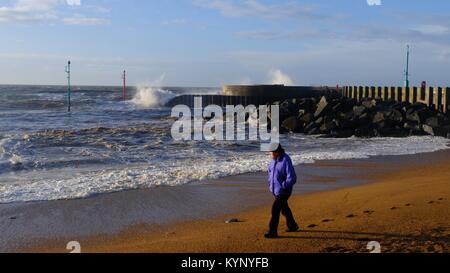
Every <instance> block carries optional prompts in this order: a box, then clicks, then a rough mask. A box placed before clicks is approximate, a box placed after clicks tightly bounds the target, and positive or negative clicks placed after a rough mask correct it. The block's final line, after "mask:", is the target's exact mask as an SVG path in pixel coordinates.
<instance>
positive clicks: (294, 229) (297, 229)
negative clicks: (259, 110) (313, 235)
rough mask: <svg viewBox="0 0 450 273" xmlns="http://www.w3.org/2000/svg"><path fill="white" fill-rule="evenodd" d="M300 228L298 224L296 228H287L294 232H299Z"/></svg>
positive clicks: (288, 230) (288, 231)
mask: <svg viewBox="0 0 450 273" xmlns="http://www.w3.org/2000/svg"><path fill="white" fill-rule="evenodd" d="M299 230H300V227H299V226H297V227H295V228H289V229H287V230H286V232H287V233H293V232H298V231H299Z"/></svg>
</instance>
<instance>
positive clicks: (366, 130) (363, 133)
mask: <svg viewBox="0 0 450 273" xmlns="http://www.w3.org/2000/svg"><path fill="white" fill-rule="evenodd" d="M355 136H357V137H366V138H367V137H375V136H378V134H377V131H376V130H375V129H374V128H373V127H372V126H365V127H360V128H357V129H356V130H355Z"/></svg>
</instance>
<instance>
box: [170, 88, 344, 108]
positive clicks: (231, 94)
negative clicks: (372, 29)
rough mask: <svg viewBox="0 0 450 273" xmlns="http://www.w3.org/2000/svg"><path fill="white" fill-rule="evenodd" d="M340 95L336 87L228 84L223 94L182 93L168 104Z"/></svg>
mask: <svg viewBox="0 0 450 273" xmlns="http://www.w3.org/2000/svg"><path fill="white" fill-rule="evenodd" d="M324 95H328V96H332V95H334V96H338V95H340V94H339V93H338V92H337V89H336V88H330V87H313V86H284V85H226V86H224V87H223V91H222V94H219V95H201V94H198V95H196V94H190V95H181V96H178V97H175V98H173V99H172V100H170V101H169V102H168V103H167V104H166V105H167V106H168V107H173V106H176V105H179V104H182V105H187V106H189V107H191V108H192V107H194V98H195V97H202V101H203V106H204V107H205V106H207V105H211V104H214V105H219V106H222V107H225V106H227V105H244V106H247V105H255V106H259V105H265V104H270V103H273V102H276V101H280V100H285V99H290V98H320V97H321V96H324Z"/></svg>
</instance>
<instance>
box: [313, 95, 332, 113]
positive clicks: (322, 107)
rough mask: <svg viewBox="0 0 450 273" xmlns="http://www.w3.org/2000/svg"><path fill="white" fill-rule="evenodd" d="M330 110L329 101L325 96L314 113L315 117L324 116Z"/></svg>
mask: <svg viewBox="0 0 450 273" xmlns="http://www.w3.org/2000/svg"><path fill="white" fill-rule="evenodd" d="M328 110H329V103H328V100H327V98H326V97H325V96H324V97H322V99H321V100H320V102H319V104H318V105H317V110H316V112H315V113H314V117H316V118H317V117H320V116H323V115H324V114H325V113H326V112H327V111H328Z"/></svg>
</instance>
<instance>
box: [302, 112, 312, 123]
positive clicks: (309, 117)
mask: <svg viewBox="0 0 450 273" xmlns="http://www.w3.org/2000/svg"><path fill="white" fill-rule="evenodd" d="M313 119H314V115H313V114H311V113H306V114H304V115H303V116H302V117H301V118H300V121H301V122H303V124H310V123H311V122H312V121H313Z"/></svg>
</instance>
